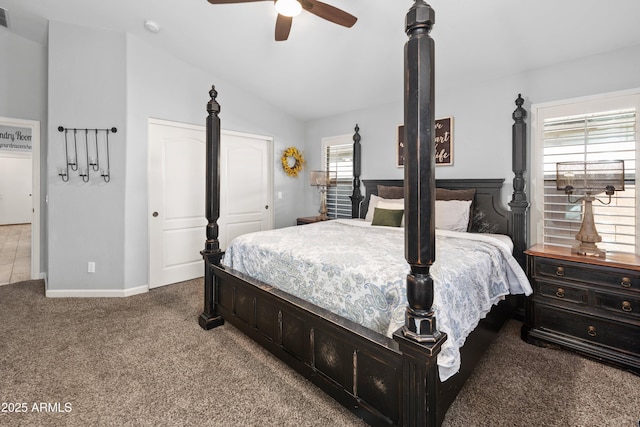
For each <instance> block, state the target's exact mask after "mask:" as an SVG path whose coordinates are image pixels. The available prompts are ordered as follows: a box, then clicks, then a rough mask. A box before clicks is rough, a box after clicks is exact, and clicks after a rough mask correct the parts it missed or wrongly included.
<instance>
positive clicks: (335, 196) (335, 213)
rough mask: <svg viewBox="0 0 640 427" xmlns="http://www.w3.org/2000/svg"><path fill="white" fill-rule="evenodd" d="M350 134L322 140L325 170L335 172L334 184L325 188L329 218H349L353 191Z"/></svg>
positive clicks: (351, 142)
mask: <svg viewBox="0 0 640 427" xmlns="http://www.w3.org/2000/svg"><path fill="white" fill-rule="evenodd" d="M351 138H352V135H342V136H336V137H331V138H323V140H322V157H323V165H324V169H325V170H329V171H332V172H335V173H336V177H337V180H336V185H335V186H334V187H329V188H328V189H327V215H328V216H329V217H330V218H351V199H350V198H349V196H351V193H352V192H353V187H352V185H353V141H352V140H351Z"/></svg>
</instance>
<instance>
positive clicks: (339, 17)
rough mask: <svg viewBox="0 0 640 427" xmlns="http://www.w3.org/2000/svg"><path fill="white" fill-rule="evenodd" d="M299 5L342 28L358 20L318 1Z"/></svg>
mask: <svg viewBox="0 0 640 427" xmlns="http://www.w3.org/2000/svg"><path fill="white" fill-rule="evenodd" d="M209 1H211V0H209ZM300 3H301V4H302V8H303V9H304V10H306V11H308V12H311V13H313V14H314V15H316V16H319V17H320V18H323V19H326V20H327V21H331V22H333V23H335V24H338V25H342V26H343V27H348V28H350V27H353V24H355V23H356V21H357V20H358V18H356V17H355V16H353V15H351V14H350V13H347V12H345V11H344V10H341V9H338V8H337V7H334V6H331V5H328V4H326V3H322V2H320V1H318V0H303V1H301V2H300Z"/></svg>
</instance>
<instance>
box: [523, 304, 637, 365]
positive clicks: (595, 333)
mask: <svg viewBox="0 0 640 427" xmlns="http://www.w3.org/2000/svg"><path fill="white" fill-rule="evenodd" d="M535 315H536V327H537V328H540V329H542V330H549V331H554V332H556V333H560V334H565V335H567V336H569V337H572V338H577V339H580V340H583V341H586V342H589V343H593V344H599V345H605V346H608V347H611V348H615V349H618V350H622V351H625V352H630V353H635V354H638V353H640V333H638V331H640V324H635V325H634V324H627V323H621V322H616V321H610V320H606V319H603V318H599V317H592V316H588V315H584V314H581V313H575V312H570V311H565V310H559V309H557V308H556V307H551V306H547V305H544V304H538V305H537V306H536V314H535Z"/></svg>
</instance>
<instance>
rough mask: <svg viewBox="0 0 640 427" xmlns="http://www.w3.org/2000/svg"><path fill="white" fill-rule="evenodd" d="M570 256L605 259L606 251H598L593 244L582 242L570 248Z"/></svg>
mask: <svg viewBox="0 0 640 427" xmlns="http://www.w3.org/2000/svg"><path fill="white" fill-rule="evenodd" d="M571 253H572V254H577V255H585V256H596V257H601V258H606V256H607V251H606V250H604V249H600V248H599V247H597V246H596V244H595V243H589V242H582V243H580V244H579V245H576V246H574V247H572V248H571Z"/></svg>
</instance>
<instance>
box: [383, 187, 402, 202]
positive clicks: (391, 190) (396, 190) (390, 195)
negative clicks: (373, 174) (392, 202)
mask: <svg viewBox="0 0 640 427" xmlns="http://www.w3.org/2000/svg"><path fill="white" fill-rule="evenodd" d="M378 196H380V197H382V198H383V199H404V187H389V186H387V185H378Z"/></svg>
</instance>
